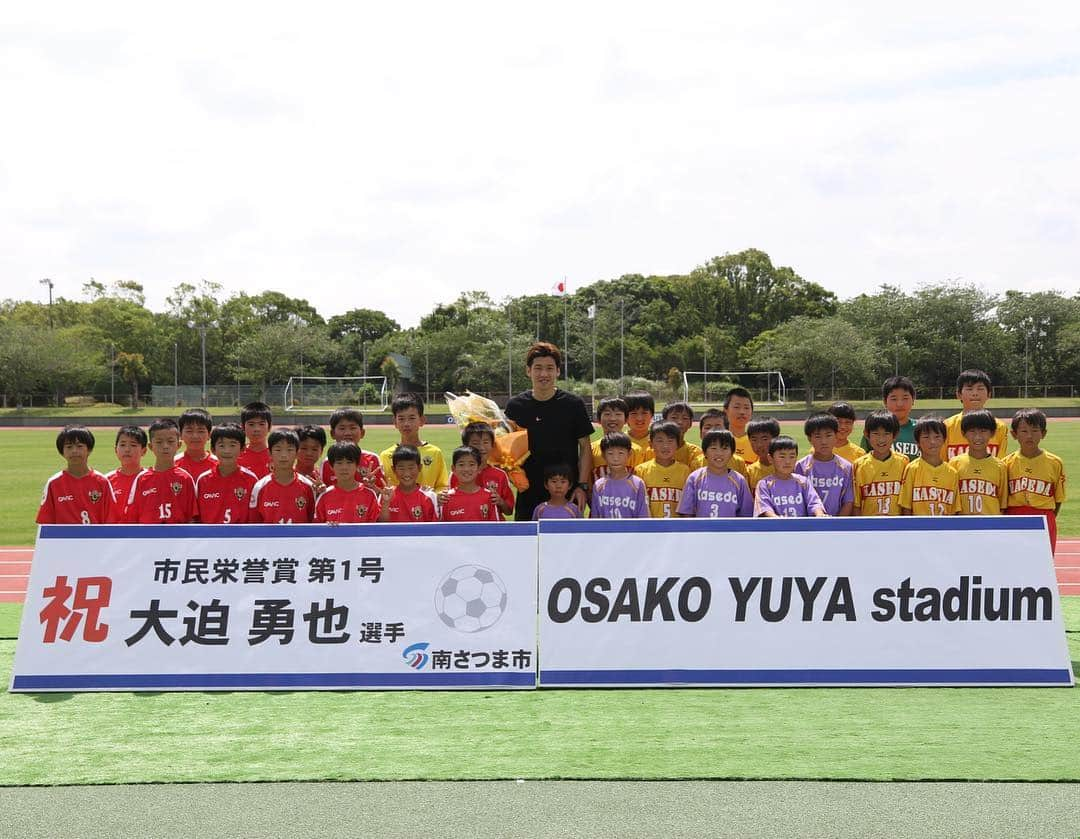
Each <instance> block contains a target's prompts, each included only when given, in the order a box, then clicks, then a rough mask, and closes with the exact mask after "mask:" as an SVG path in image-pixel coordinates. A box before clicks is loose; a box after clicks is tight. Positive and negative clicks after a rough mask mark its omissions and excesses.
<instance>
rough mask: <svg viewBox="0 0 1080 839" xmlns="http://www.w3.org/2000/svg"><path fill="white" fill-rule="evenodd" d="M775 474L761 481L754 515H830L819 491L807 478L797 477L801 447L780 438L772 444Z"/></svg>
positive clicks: (782, 437)
mask: <svg viewBox="0 0 1080 839" xmlns="http://www.w3.org/2000/svg"><path fill="white" fill-rule="evenodd" d="M769 457H770V458H772V462H773V473H772V474H771V475H766V476H765V477H764V478H762V479H761V480H760V481H758V485H757V490H756V491H755V498H754V515H755V516H765V517H766V518H787V517H798V516H827V515H828V513H826V512H825V506H824V505H823V504H822V503H821V498H819V497H818V494H817V490H815V489H814V485H813V484H811V483H810V479H809V478H807V477H806V476H805V475H796V474H795V463H796V462H797V461H798V459H799V445H798V443H796V442H795V441H794V440H792V439H791V438H790V437H785V436H783V435H781V436H780V437H777V438H776V439H774V440H773V441H772V442H771V443H769Z"/></svg>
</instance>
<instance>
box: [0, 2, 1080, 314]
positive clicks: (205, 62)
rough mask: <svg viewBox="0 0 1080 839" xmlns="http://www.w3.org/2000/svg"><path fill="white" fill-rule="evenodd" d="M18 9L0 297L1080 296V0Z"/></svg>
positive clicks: (415, 305)
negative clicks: (736, 255) (936, 288)
mask: <svg viewBox="0 0 1080 839" xmlns="http://www.w3.org/2000/svg"><path fill="white" fill-rule="evenodd" d="M325 7H326V6H325V4H315V5H311V4H308V5H303V4H300V5H298V4H296V3H288V4H281V5H274V4H268V3H262V4H229V3H224V4H223V3H208V4H205V5H202V4H198V3H186V4H182V5H169V6H162V5H161V4H156V3H133V4H130V5H124V6H121V5H119V4H109V3H105V4H95V3H90V4H88V3H76V4H70V5H64V4H51V3H50V4H40V3H20V4H12V5H10V6H8V7H6V8H5V10H4V20H3V22H0V114H2V119H3V125H4V128H3V131H2V132H0V148H2V150H3V154H2V155H0V297H14V298H20V299H38V300H44V299H45V289H44V288H42V287H41V286H40V285H39V280H40V279H41V278H42V277H51V278H52V279H53V281H54V282H55V284H56V293H57V294H62V295H64V296H66V297H70V298H75V297H78V296H79V294H80V289H81V286H82V284H83V283H84V282H86V281H87V280H88V279H89V278H90V277H94V278H95V279H97V280H98V281H100V282H104V283H109V282H111V281H113V280H117V279H130V280H136V281H138V282H140V283H142V284H143V285H144V286H145V287H146V290H147V297H148V303H149V305H151V307H153V308H160V307H161V306H162V303H163V301H164V298H165V296H166V295H167V294H168V293H169V291H170V289H171V288H172V287H173V286H174V285H175V284H176V283H179V282H182V281H195V282H197V281H198V280H199V279H200V278H206V279H208V280H214V281H216V282H219V283H221V284H222V285H223V286H225V288H226V289H228V290H230V291H238V290H246V291H249V292H257V291H262V290H266V289H276V290H279V291H282V292H285V293H287V294H291V295H294V296H298V297H304V298H306V299H308V300H309V301H310V302H312V303H313V304H314V305H315V306H316V307H317V308H318V309H319V311H320V312H321V313H322V314H324V315H326V316H330V315H333V314H337V313H340V312H343V311H345V310H347V309H350V308H356V307H360V306H366V307H371V308H376V309H382V310H384V311H386V312H387V313H388V314H390V315H391V316H392V317H394V318H396V319H397V320H399V321H400V322H402V323H403V324H406V325H411V324H415V323H416V321H417V320H418V319H419V317H420V316H421V315H422V314H424V313H426V312H427V311H428V310H429V309H430V308H431V306H432V305H434V304H435V303H438V302H445V301H449V300H452V299H454V298H455V297H456V296H457V295H458V294H459V293H460V292H461V291H464V290H469V289H486V290H488V291H490V292H491V293H492V295H493V296H494V297H496V298H500V297H502V296H505V295H507V294H523V293H536V292H545V291H549V290H551V288H552V285H553V284H554V283H556V282H557V281H558V280H560V279H561V278H562V277H563V276H564V275H565V276H566V277H567V279H568V282H569V284H570V287H571V289H573V288H576V287H579V286H581V285H585V284H588V283H590V282H593V281H595V280H598V279H608V278H612V277H617V276H619V275H620V274H624V273H645V274H649V273H682V272H686V271H688V270H690V269H691V268H693V267H694V266H695V265H699V264H701V263H703V262H705V261H706V260H708V259H709V258H710V257H712V256H715V255H719V254H723V253H725V252H733V251H738V250H742V249H743V248H747V247H757V248H761V249H762V250H765V251H767V252H768V253H769V254H770V255H771V256H772V258H773V261H774V262H776V263H778V264H783V265H790V266H792V267H793V268H795V270H796V271H798V272H799V273H800V274H801V275H802V276H804V277H806V278H807V279H810V280H813V281H816V282H819V283H821V284H823V285H825V286H826V287H828V288H830V289H833V290H834V291H836V292H837V293H839V294H840V295H841V296H844V297H847V296H851V295H854V294H857V293H859V292H860V291H862V290H864V289H870V288H873V287H875V286H877V285H879V284H881V283H895V284H899V285H901V286H904V287H906V288H914V287H916V286H917V285H918V284H919V283H924V282H939V281H942V280H944V279H946V278H950V277H962V278H963V279H964V280H965V281H970V282H976V283H979V284H981V285H983V286H985V287H986V288H988V289H991V290H994V291H1003V290H1005V289H1007V288H1023V289H1044V288H1057V289H1060V290H1062V291H1066V292H1073V291H1076V290H1077V289H1078V288H1080V268H1078V262H1080V260H1078V257H1080V159H1078V158H1080V105H1078V103H1080V47H1078V45H1080V4H1077V3H1075V2H1067V3H1043V4H1037V5H1035V6H1031V5H1025V4H1015V3H1008V4H1005V3H987V2H979V3H970V4H955V3H941V2H935V3H932V4H930V3H927V4H899V5H897V4H890V5H881V4H866V3H864V2H857V3H855V2H853V3H833V4H824V5H823V4H811V3H789V4H769V3H757V4H738V5H735V4H727V3H715V2H706V3H686V4H676V3H666V4H656V3H648V4H641V5H634V4H630V3H618V4H615V3H610V4H605V5H603V6H590V5H588V4H582V3H580V2H575V3H567V4H565V5H561V4H556V3H545V4H532V5H531V7H530V8H529V9H528V10H525V7H524V5H523V4H515V3H506V2H500V3H491V4H480V3H445V2H443V3H437V4H427V3H409V4H371V7H370V8H368V7H365V8H361V7H360V5H359V4H342V5H340V6H338V7H337V8H336V10H334V11H325V10H323V9H324V8H325Z"/></svg>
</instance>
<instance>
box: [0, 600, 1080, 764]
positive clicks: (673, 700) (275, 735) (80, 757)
mask: <svg viewBox="0 0 1080 839" xmlns="http://www.w3.org/2000/svg"><path fill="white" fill-rule="evenodd" d="M18 608H19V607H12V606H6V607H0V616H2V615H6V617H0V620H6V621H8V622H10V618H11V616H12V615H13V614H14V613H15V612H16V611H17V610H18ZM1064 610H1065V617H1066V623H1067V627H1068V628H1069V629H1070V630H1071V634H1070V636H1069V641H1070V643H1069V646H1070V650H1071V652H1072V656H1073V658H1074V662H1073V668H1074V671H1075V670H1077V669H1080V598H1066V600H1065V603H1064ZM2 626H3V624H0V627H2ZM14 646H15V645H14V642H13V641H10V640H6V641H0V685H3V686H4V687H5V688H6V686H7V684H8V682H9V681H10V675H11V665H12V657H13V653H14ZM1078 735H1080V691H1078V690H1076V689H1067V688H977V689H976V688H903V689H890V688H879V689H858V688H830V689H744V690H738V689H692V690H688V689H653V690H552V691H523V692H512V691H507V692H498V693H473V692H466V691H462V692H422V691H416V692H405V691H402V692H372V693H363V692H357V693H336V692H332V693H318V692H307V693H304V692H295V693H290V692H284V693H239V692H238V693H217V694H210V693H141V694H130V693H115V694H108V693H99V694H40V695H26V694H20V695H13V694H8V693H6V692H4V693H0V785H13V784H88V783H131V782H140V781H143V782H145V781H161V782H171V781H277V780H324V779H334V780H339V779H340V780H399V779H433V780H434V779H465V778H472V779H497V778H531V779H542V778H596V779H629V778H645V779H662V778H765V779H848V780H851V779H866V780H918V779H933V780H941V779H965V780H1032V781H1061V780H1069V781H1080V750H1077V748H1076V742H1077V737H1078Z"/></svg>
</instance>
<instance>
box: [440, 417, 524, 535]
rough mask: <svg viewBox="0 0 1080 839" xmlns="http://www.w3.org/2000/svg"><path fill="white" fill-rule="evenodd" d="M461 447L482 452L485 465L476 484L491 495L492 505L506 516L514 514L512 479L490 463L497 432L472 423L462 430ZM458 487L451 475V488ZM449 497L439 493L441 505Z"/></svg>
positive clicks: (483, 423)
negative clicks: (469, 447)
mask: <svg viewBox="0 0 1080 839" xmlns="http://www.w3.org/2000/svg"><path fill="white" fill-rule="evenodd" d="M461 445H463V446H472V447H473V448H474V449H476V450H477V451H478V452H480V457H481V458H482V459H481V463H482V464H483V465H482V466H481V468H480V474H479V475H478V476H477V478H476V482H477V483H478V484H479V485H480V486H482V487H483V488H484V489H486V490H487V491H488V492H490V493H491V503H492V504H494V505H495V506H496V507H498V508H499V512H500V513H502V514H504V515H509V514H510V513H512V512H514V491H513V490H512V489H511V488H510V479H509V478H507V477H506V472H504V471H503V470H502V469H500V468H499V467H498V466H492V465H491V464H490V463H488V457H489V456H490V454H491V450H492V449H493V448H494V447H495V430H494V429H493V428H492V427H491V426H490V425H488V424H487V423H486V422H470V423H469V424H468V425H466V426H465V427H464V428H463V429H461ZM456 486H457V478H455V477H454V476H453V475H451V476H450V488H451V489H453V488H454V487H456ZM447 496H448V493H447V492H445V491H444V492H441V493H439V503H440V504H442V503H443V502H444V501H445V500H446V498H447Z"/></svg>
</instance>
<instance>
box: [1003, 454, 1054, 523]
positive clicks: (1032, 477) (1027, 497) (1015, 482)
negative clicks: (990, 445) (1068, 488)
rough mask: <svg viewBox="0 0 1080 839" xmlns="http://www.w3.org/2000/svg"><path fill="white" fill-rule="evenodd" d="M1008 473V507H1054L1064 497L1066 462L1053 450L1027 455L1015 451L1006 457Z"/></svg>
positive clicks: (1041, 508)
mask: <svg viewBox="0 0 1080 839" xmlns="http://www.w3.org/2000/svg"><path fill="white" fill-rule="evenodd" d="M1005 468H1006V469H1007V470H1008V473H1009V500H1008V502H1007V506H1009V507H1034V508H1036V509H1038V510H1053V509H1054V508H1055V507H1057V505H1058V504H1060V503H1061V502H1062V501H1064V500H1065V465H1064V464H1063V463H1062V462H1061V458H1060V457H1058V456H1057V455H1056V454H1051V453H1050V452H1046V451H1043V452H1039V453H1038V454H1037V455H1036V456H1035V457H1024V456H1023V455H1022V454H1020V452H1018V451H1016V452H1013V453H1012V454H1010V455H1006V457H1005Z"/></svg>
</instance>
